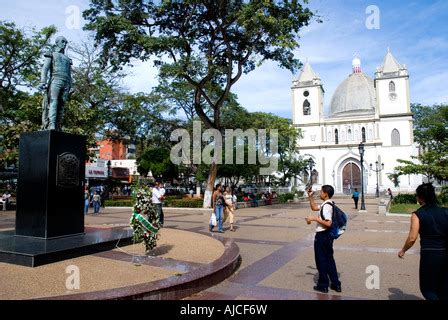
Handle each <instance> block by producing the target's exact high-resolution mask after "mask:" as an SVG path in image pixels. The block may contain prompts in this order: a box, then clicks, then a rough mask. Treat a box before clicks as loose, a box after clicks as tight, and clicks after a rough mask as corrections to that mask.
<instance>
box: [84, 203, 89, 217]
mask: <svg viewBox="0 0 448 320" xmlns="http://www.w3.org/2000/svg"><path fill="white" fill-rule="evenodd" d="M88 212H89V200H86V203H85V204H84V214H87V213H88Z"/></svg>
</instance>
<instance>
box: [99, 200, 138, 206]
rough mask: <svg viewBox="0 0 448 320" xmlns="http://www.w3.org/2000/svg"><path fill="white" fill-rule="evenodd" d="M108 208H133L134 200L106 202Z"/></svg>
mask: <svg viewBox="0 0 448 320" xmlns="http://www.w3.org/2000/svg"><path fill="white" fill-rule="evenodd" d="M105 205H106V207H133V206H134V201H133V200H106V201H105Z"/></svg>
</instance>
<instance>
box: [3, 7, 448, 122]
mask: <svg viewBox="0 0 448 320" xmlns="http://www.w3.org/2000/svg"><path fill="white" fill-rule="evenodd" d="M88 3H89V1H88V0H40V1H35V0H14V1H11V0H0V20H8V21H13V22H15V23H16V24H17V25H18V26H19V27H23V28H30V27H37V28H43V27H45V26H48V25H50V24H54V25H55V26H56V27H57V28H58V30H59V33H58V35H64V36H65V37H66V38H67V39H69V41H70V42H74V43H76V42H79V41H81V40H82V39H85V38H87V37H88V36H89V34H88V33H87V32H86V31H83V30H82V26H83V25H84V23H85V21H84V20H83V19H82V18H81V19H80V20H79V21H80V23H79V28H78V26H77V25H76V24H73V23H71V22H73V21H74V20H73V19H72V17H74V16H77V15H76V14H77V11H78V12H82V11H83V10H85V9H87V8H88ZM372 5H373V6H375V7H371V6H372ZM309 7H310V8H311V9H312V10H313V11H315V12H316V13H317V15H319V16H320V18H321V19H322V20H323V23H317V22H315V21H313V22H312V23H311V24H310V25H309V26H307V27H305V28H303V29H302V30H301V32H300V40H299V43H300V48H299V49H298V50H296V52H295V54H296V57H297V58H299V59H300V60H301V61H302V62H305V61H308V62H309V63H310V64H311V66H312V68H313V69H314V71H315V72H317V73H318V74H319V76H320V77H321V79H322V82H323V86H324V90H325V101H324V105H325V108H328V105H329V103H330V101H331V97H332V95H333V93H334V92H335V90H336V88H337V86H338V85H339V84H340V83H341V82H342V81H343V80H345V79H346V78H347V76H348V75H349V74H350V73H351V72H352V66H351V65H352V63H351V62H352V59H353V57H354V55H355V54H357V55H358V57H359V58H360V59H361V61H362V69H363V72H364V73H365V74H367V75H368V76H370V77H371V78H373V77H374V72H375V69H376V68H377V67H378V66H381V64H382V63H383V59H384V56H385V55H386V53H387V48H390V50H391V51H392V53H393V55H394V56H395V58H396V59H397V60H398V62H399V63H400V64H405V65H406V66H407V68H408V71H409V74H410V91H411V93H410V94H411V102H412V103H422V104H426V105H433V104H438V103H447V102H448V87H447V84H448V23H447V21H448V1H446V0H439V1H426V0H418V1H407V0H400V1H398V0H381V1H380V0H369V1H364V0H344V1H340V0H310V1H309ZM372 10H374V11H372ZM377 17H379V19H377ZM68 54H70V53H69V52H68ZM127 71H128V72H129V76H128V77H127V78H126V79H125V85H126V87H127V88H129V90H130V91H131V92H133V93H137V92H150V91H151V89H152V88H153V87H155V86H156V85H157V70H156V69H155V68H153V66H152V64H151V62H146V63H140V62H138V63H135V64H134V65H133V67H132V68H128V69H127ZM298 75H299V73H297V74H292V73H291V72H290V71H288V70H284V69H281V68H280V67H279V66H278V65H277V64H276V63H274V62H265V63H264V64H263V65H262V66H261V67H259V68H257V69H256V70H255V71H253V72H251V73H249V74H247V75H243V77H242V78H241V79H240V80H239V81H238V82H237V84H236V85H235V86H234V88H233V90H232V91H233V92H234V93H235V94H237V96H238V101H239V102H240V104H241V105H242V106H243V107H245V108H246V109H248V110H249V111H264V112H271V113H274V114H276V115H279V116H283V117H287V118H291V117H292V94H291V85H292V81H293V79H295V78H297V77H298Z"/></svg>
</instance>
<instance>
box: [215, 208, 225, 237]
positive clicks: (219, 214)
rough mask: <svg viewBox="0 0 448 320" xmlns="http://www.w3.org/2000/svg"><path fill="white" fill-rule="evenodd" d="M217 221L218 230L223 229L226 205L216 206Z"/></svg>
mask: <svg viewBox="0 0 448 320" xmlns="http://www.w3.org/2000/svg"><path fill="white" fill-rule="evenodd" d="M215 215H216V221H217V223H218V231H222V219H223V216H224V206H215Z"/></svg>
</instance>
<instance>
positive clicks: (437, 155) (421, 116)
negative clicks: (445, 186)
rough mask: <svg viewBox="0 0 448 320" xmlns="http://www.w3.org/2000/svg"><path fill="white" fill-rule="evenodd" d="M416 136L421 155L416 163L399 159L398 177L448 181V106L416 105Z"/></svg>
mask: <svg viewBox="0 0 448 320" xmlns="http://www.w3.org/2000/svg"><path fill="white" fill-rule="evenodd" d="M411 108H412V112H413V113H414V137H415V141H416V142H417V143H418V144H419V145H420V148H421V152H420V153H419V155H418V156H417V157H412V158H413V159H414V160H417V162H414V161H409V160H401V159H400V160H397V161H398V162H399V163H400V164H402V165H399V166H397V167H396V168H395V171H396V172H395V173H396V174H397V175H407V174H422V175H425V176H426V177H427V178H428V180H430V181H431V180H434V179H436V180H438V181H447V180H448V105H435V106H432V107H429V106H422V105H420V104H414V105H412V106H411Z"/></svg>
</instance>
